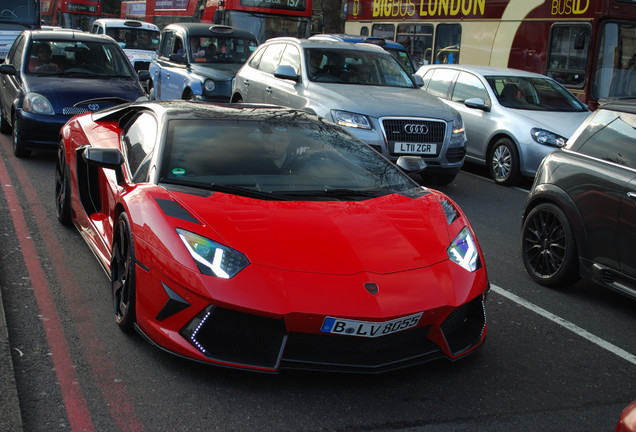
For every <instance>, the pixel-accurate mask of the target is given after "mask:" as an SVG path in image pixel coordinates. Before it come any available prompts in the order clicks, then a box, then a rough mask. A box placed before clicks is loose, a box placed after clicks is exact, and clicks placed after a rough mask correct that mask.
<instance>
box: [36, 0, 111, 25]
mask: <svg viewBox="0 0 636 432" xmlns="http://www.w3.org/2000/svg"><path fill="white" fill-rule="evenodd" d="M101 16H102V0H42V21H43V23H44V24H47V25H50V26H59V27H63V28H69V29H77V30H83V31H90V29H91V26H92V25H93V21H95V20H96V19H97V18H101Z"/></svg>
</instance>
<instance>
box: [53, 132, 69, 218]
mask: <svg viewBox="0 0 636 432" xmlns="http://www.w3.org/2000/svg"><path fill="white" fill-rule="evenodd" d="M69 177H70V174H69V170H68V165H67V164H66V153H65V151H64V142H63V141H60V145H59V147H58V149H57V163H56V164H55V209H56V210H57V219H58V220H59V221H60V222H61V223H62V225H70V224H71V182H70V178H69Z"/></svg>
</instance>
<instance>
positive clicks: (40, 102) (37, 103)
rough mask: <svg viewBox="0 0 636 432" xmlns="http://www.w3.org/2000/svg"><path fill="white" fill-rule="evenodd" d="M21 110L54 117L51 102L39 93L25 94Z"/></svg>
mask: <svg viewBox="0 0 636 432" xmlns="http://www.w3.org/2000/svg"><path fill="white" fill-rule="evenodd" d="M22 109H23V110H24V111H26V112H30V113H34V114H47V115H55V111H54V110H53V105H51V102H49V100H48V99H47V98H45V97H44V96H42V95H41V94H39V93H27V95H26V96H25V97H24V101H23V102H22Z"/></svg>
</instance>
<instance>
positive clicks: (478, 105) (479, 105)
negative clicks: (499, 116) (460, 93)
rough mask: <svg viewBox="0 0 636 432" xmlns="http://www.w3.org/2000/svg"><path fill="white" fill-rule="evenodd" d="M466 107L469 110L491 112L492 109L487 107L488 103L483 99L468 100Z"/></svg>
mask: <svg viewBox="0 0 636 432" xmlns="http://www.w3.org/2000/svg"><path fill="white" fill-rule="evenodd" d="M464 105H466V106H467V107H468V108H475V109H480V110H482V111H490V107H489V106H488V105H486V102H484V100H483V99H481V98H471V99H466V100H465V101H464Z"/></svg>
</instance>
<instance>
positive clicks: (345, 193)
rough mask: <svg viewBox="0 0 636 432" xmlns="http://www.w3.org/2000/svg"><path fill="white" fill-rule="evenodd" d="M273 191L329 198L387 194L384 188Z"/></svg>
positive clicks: (368, 196)
mask: <svg viewBox="0 0 636 432" xmlns="http://www.w3.org/2000/svg"><path fill="white" fill-rule="evenodd" d="M275 193H277V194H281V195H289V196H296V197H298V196H310V197H329V198H378V197H381V196H384V195H386V194H387V190H386V189H385V188H378V189H345V188H324V189H311V190H297V191H276V192H275Z"/></svg>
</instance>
